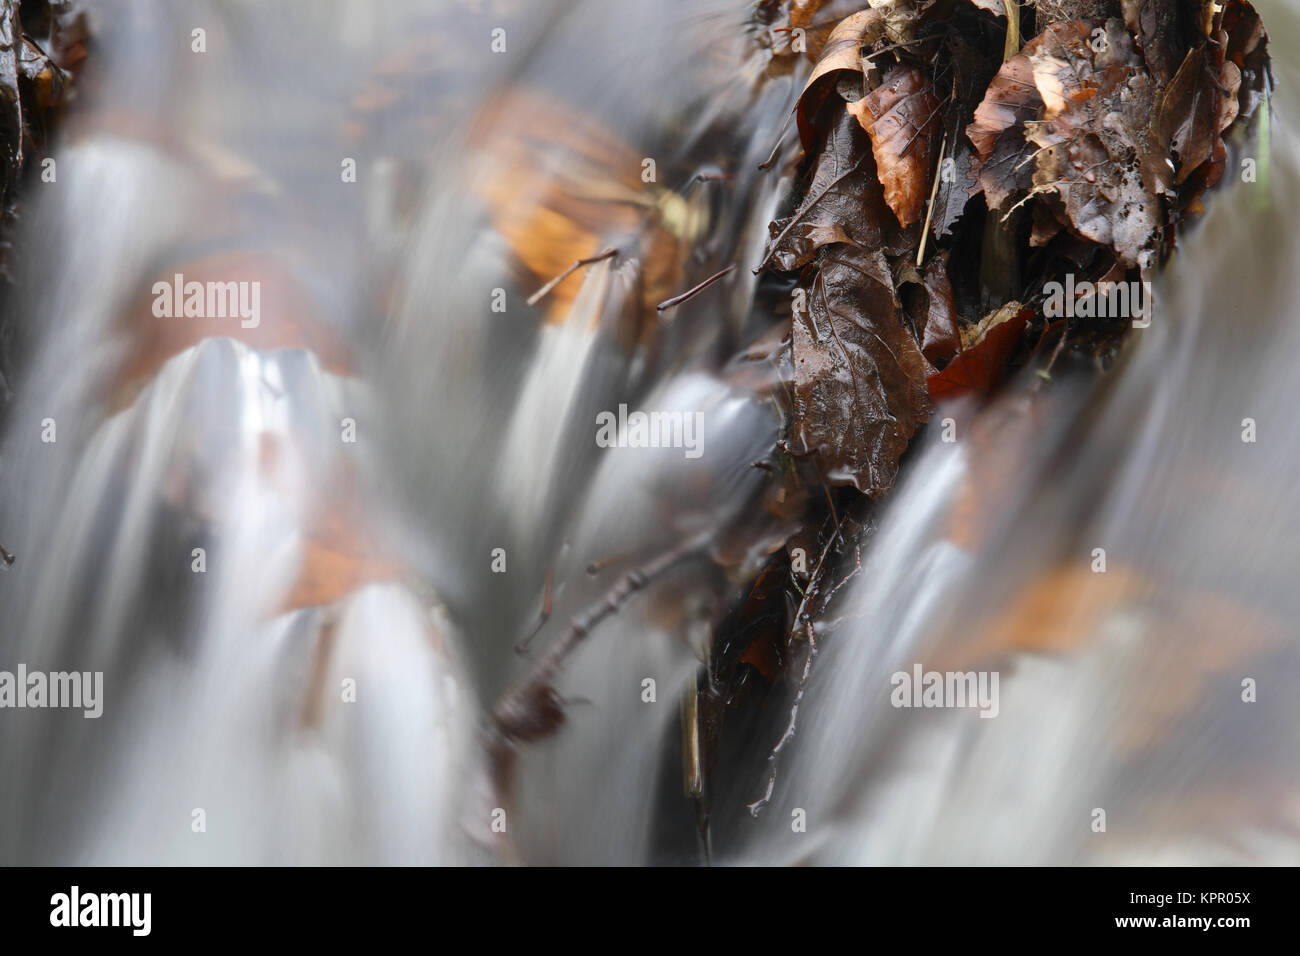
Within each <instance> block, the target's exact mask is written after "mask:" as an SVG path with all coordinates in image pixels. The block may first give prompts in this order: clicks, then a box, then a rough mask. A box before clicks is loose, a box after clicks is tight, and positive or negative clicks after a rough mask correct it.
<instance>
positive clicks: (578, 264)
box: [528, 248, 618, 305]
mask: <svg viewBox="0 0 1300 956" xmlns="http://www.w3.org/2000/svg"><path fill="white" fill-rule="evenodd" d="M616 255H618V250H617V249H612V248H611V249H606V250H605V251H604V252H599V253H597V254H596V255H594V256H590V257H589V258H586V259H574V260H573V265H571V266H569V268H567V269H565V270H564V271H563V272H561V273H560V274H559V275H558V276H556V277H555V278H554V279H552V280H551V281H550V282H548V283H546V285H544V286H542V287H541V288H540V289H538V290H537V291H536V292H534V293H533V294H532V295H530V296H529V297H528V304H529V305H536V304H537V303H538V302H540V301H541V300H542V297H543V296H545V295H546V293H548V292H550V291H551V290H552V289H554V288H555V287H556V286H557V285H559V284H560V283H561V282H563V281H564V280H565V279H567V278H569V276H571V275H573V274H574V273H575V272H577V271H578V270H579V269H581V268H582V267H583V266H590V265H594V264H595V263H597V262H603V261H604V260H605V259H612V258H614V256H616Z"/></svg>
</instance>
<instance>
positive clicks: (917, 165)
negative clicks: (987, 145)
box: [848, 65, 939, 228]
mask: <svg viewBox="0 0 1300 956" xmlns="http://www.w3.org/2000/svg"><path fill="white" fill-rule="evenodd" d="M848 111H849V112H850V113H851V114H853V116H855V117H856V118H857V120H858V122H859V123H861V124H862V128H863V129H864V130H866V131H867V135H868V136H870V137H871V151H872V154H873V155H874V156H875V160H876V169H877V173H878V175H879V177H880V182H881V185H883V186H884V189H885V202H886V203H888V204H889V208H890V209H892V210H893V211H894V215H895V216H896V217H897V218H898V222H899V225H901V226H902V227H903V228H907V227H908V226H910V225H911V224H912V223H913V222H915V221H916V220H917V219H918V218H920V216H921V212H922V210H923V209H924V208H925V200H926V198H927V197H928V196H929V194H930V176H931V174H932V171H933V168H934V162H935V153H936V151H937V149H938V146H939V123H938V122H937V120H938V115H939V98H938V97H937V96H935V95H934V89H933V87H931V86H930V83H929V81H928V80H927V79H926V78H925V73H924V72H923V71H922V70H920V69H919V68H917V67H914V66H908V65H900V66H896V67H895V68H894V69H892V70H890V72H889V73H888V74H887V75H886V76H885V78H884V80H883V81H882V82H881V84H880V86H878V87H877V88H876V89H874V90H872V91H871V93H869V94H868V95H867V96H864V97H863V98H862V99H860V100H858V101H857V102H856V103H850V104H849V106H848Z"/></svg>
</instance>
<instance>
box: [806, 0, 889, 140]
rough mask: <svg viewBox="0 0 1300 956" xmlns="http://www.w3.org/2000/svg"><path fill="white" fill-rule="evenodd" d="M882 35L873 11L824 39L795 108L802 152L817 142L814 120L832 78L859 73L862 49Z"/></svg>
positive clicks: (881, 22) (832, 85) (830, 88)
mask: <svg viewBox="0 0 1300 956" xmlns="http://www.w3.org/2000/svg"><path fill="white" fill-rule="evenodd" d="M884 31H885V22H884V19H883V18H882V17H881V16H880V14H878V13H877V12H876V11H875V10H861V11H859V12H858V13H855V14H853V15H852V16H849V17H845V18H844V19H843V20H841V21H840V23H839V24H838V25H837V26H836V27H835V29H834V30H832V31H831V35H830V36H829V37H827V39H826V45H825V46H823V47H822V54H821V59H819V60H818V61H817V65H816V66H815V67H814V68H813V71H812V75H811V76H809V77H808V82H807V83H805V84H804V87H803V92H802V93H800V94H799V102H798V104H797V105H796V106H795V118H796V120H797V121H798V124H799V141H800V142H801V143H802V144H803V148H804V152H809V151H810V150H811V149H812V147H813V145H814V143H815V141H816V139H817V131H816V129H815V128H814V125H813V120H814V117H816V115H817V112H818V110H819V109H820V108H821V106H822V104H823V103H825V102H826V98H827V96H828V95H829V94H830V93H831V92H832V91H833V90H834V88H835V78H836V77H837V76H838V75H839V74H840V73H841V72H843V71H845V70H849V71H855V72H858V73H861V72H862V47H864V46H869V45H871V44H873V43H875V42H876V41H877V40H879V39H880V37H881V36H882V35H883V34H884Z"/></svg>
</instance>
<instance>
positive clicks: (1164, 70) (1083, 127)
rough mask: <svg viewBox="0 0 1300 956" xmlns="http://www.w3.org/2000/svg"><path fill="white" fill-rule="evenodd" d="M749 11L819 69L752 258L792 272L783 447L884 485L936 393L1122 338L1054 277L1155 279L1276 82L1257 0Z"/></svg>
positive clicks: (821, 4) (808, 6) (803, 4)
mask: <svg viewBox="0 0 1300 956" xmlns="http://www.w3.org/2000/svg"><path fill="white" fill-rule="evenodd" d="M756 16H757V17H758V19H759V20H760V22H761V24H762V26H763V27H764V31H763V33H762V35H763V36H765V37H767V38H769V44H770V48H771V54H772V67H771V70H772V71H773V72H776V73H788V72H790V71H792V70H800V69H803V70H806V71H807V72H808V79H807V82H806V84H805V85H804V87H803V92H802V94H801V96H800V97H799V101H798V106H797V109H796V114H795V116H796V121H797V127H798V135H799V140H800V144H801V146H802V154H801V155H800V156H798V157H797V158H796V159H795V160H794V161H793V162H795V163H797V166H796V167H795V170H794V174H795V182H796V187H795V189H794V193H793V195H792V197H791V203H790V205H789V207H788V210H787V214H786V215H785V216H783V217H782V218H779V219H778V220H777V221H775V222H773V223H772V224H771V227H770V231H771V237H770V240H769V243H768V247H767V250H766V257H765V259H764V261H763V263H762V269H763V270H766V271H767V272H768V273H771V274H774V275H775V277H777V278H779V279H784V280H785V281H788V282H790V283H791V284H792V286H791V287H792V295H793V310H792V320H791V322H792V326H791V336H792V358H793V368H794V373H793V377H794V381H793V388H792V405H793V409H792V412H793V426H792V429H791V437H790V449H791V451H793V452H794V453H795V454H796V455H801V456H803V455H810V456H813V459H814V460H815V462H816V463H817V465H818V469H819V471H820V472H821V473H822V475H823V476H824V478H825V479H826V480H827V481H829V482H831V483H838V484H852V485H853V486H855V487H856V488H857V489H858V490H859V491H861V492H863V493H865V494H867V495H871V496H874V495H877V494H879V493H880V492H882V491H884V490H886V489H888V488H889V487H890V486H891V485H892V483H893V481H894V478H895V476H896V474H897V470H898V460H899V456H900V455H901V454H902V453H903V451H904V450H905V449H906V447H907V445H908V442H909V440H910V439H911V437H912V436H913V434H914V433H915V432H916V430H917V429H918V427H919V426H920V425H921V424H922V423H924V422H925V421H926V420H927V419H928V418H929V417H930V415H931V413H932V409H933V403H934V402H935V401H938V400H942V399H944V398H948V397H952V396H954V395H959V394H962V393H970V392H974V393H985V394H986V393H988V392H990V391H991V390H993V389H995V388H996V387H997V386H998V385H999V384H1000V383H1001V382H1002V381H1003V380H1004V379H1005V378H1006V376H1007V374H1008V370H1009V368H1012V367H1015V366H1016V365H1019V364H1023V362H1024V360H1025V359H1026V357H1027V356H1028V355H1029V354H1030V353H1031V352H1032V351H1033V350H1034V349H1035V348H1036V347H1040V346H1041V345H1042V344H1043V343H1044V342H1048V341H1050V342H1052V343H1054V345H1055V346H1056V347H1058V348H1059V347H1061V346H1066V347H1069V348H1072V349H1087V350H1091V352H1092V353H1093V354H1094V355H1095V356H1097V357H1098V358H1100V359H1103V360H1104V359H1105V358H1107V357H1108V356H1109V355H1111V354H1113V352H1114V350H1115V348H1116V347H1117V345H1118V342H1119V339H1120V337H1121V336H1122V335H1123V333H1124V331H1125V329H1127V328H1128V327H1129V322H1128V321H1127V320H1126V319H1124V318H1122V317H1121V318H1118V319H1117V318H1116V317H1114V316H1110V317H1108V318H1105V319H1092V318H1090V317H1089V318H1073V317H1072V318H1070V319H1068V320H1060V319H1058V320H1056V322H1053V321H1052V320H1051V319H1049V318H1048V317H1047V316H1045V315H1044V308H1043V304H1044V298H1045V294H1044V287H1045V286H1047V285H1048V283H1051V282H1053V281H1061V280H1062V279H1063V277H1065V276H1066V275H1067V274H1068V275H1071V276H1073V278H1074V280H1075V281H1076V282H1077V284H1078V285H1079V286H1081V287H1083V288H1087V287H1086V286H1083V283H1085V282H1088V283H1093V284H1095V283H1097V282H1126V281H1140V280H1143V279H1147V280H1149V279H1150V278H1151V276H1152V273H1153V270H1155V269H1157V268H1158V267H1159V266H1160V265H1161V263H1162V262H1163V261H1164V260H1165V258H1166V257H1167V256H1168V254H1169V252H1170V250H1171V248H1172V247H1173V244H1174V242H1175V239H1176V237H1177V235H1178V231H1179V230H1180V228H1182V226H1183V224H1184V223H1185V222H1186V221H1187V220H1188V218H1189V217H1190V216H1193V215H1195V214H1197V213H1199V212H1200V211H1201V204H1200V197H1201V195H1202V194H1203V193H1204V191H1205V190H1206V189H1207V188H1209V187H1211V186H1213V185H1214V184H1215V183H1217V182H1218V181H1219V180H1220V179H1222V178H1223V176H1224V174H1225V171H1226V169H1227V163H1228V150H1227V147H1226V145H1225V136H1230V135H1231V134H1232V133H1233V132H1234V129H1235V128H1243V129H1244V128H1245V124H1246V123H1247V121H1248V120H1249V119H1250V118H1251V117H1252V115H1253V114H1254V113H1255V112H1256V110H1257V109H1258V108H1259V106H1260V104H1261V103H1262V102H1263V101H1264V98H1265V96H1266V93H1267V86H1268V82H1269V80H1268V65H1267V64H1268V56H1267V51H1266V48H1267V37H1266V34H1265V32H1264V29H1263V26H1262V24H1261V22H1260V19H1259V17H1258V15H1257V14H1256V13H1255V10H1254V9H1253V8H1252V7H1251V5H1250V4H1249V3H1247V2H1245V0H1226V2H1223V3H1217V4H1216V3H1212V2H1205V3H1202V2H1193V0H1055V2H1049V0H1039V2H1038V3H1028V2H1014V0H1013V2H1004V0H856V2H853V3H842V2H838V0H789V2H787V3H772V2H768V3H762V4H760V5H759V7H758V9H757V13H756ZM1022 40H1023V43H1022ZM1071 287H1073V286H1071ZM1073 311H1074V310H1068V311H1067V314H1070V313H1072V312H1073ZM1078 311H1079V312H1080V313H1083V314H1084V315H1087V313H1088V312H1089V311H1090V310H1088V309H1086V308H1081V309H1079V310H1078Z"/></svg>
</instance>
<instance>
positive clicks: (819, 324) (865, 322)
mask: <svg viewBox="0 0 1300 956" xmlns="http://www.w3.org/2000/svg"><path fill="white" fill-rule="evenodd" d="M817 261H818V272H817V275H816V277H815V278H814V279H813V282H812V286H811V288H810V290H809V296H808V310H807V311H806V312H802V313H798V314H796V315H795V318H794V343H793V355H794V374H795V381H794V410H795V422H794V428H793V433H792V436H791V442H790V446H791V450H792V451H794V452H795V453H796V454H816V455H817V457H818V460H819V463H820V464H821V466H822V468H823V469H824V471H825V474H826V478H827V480H829V481H832V482H836V483H841V484H852V485H853V486H854V487H856V488H857V489H858V490H859V491H861V492H863V493H865V494H868V495H877V494H879V493H881V492H882V491H885V490H886V489H888V488H889V487H890V486H892V485H893V483H894V478H895V476H896V475H897V474H898V458H899V456H900V455H902V453H903V451H904V450H905V449H906V448H907V443H908V441H909V440H910V439H911V437H912V434H913V433H914V432H915V431H916V429H917V427H918V426H919V425H920V424H921V423H922V422H924V421H926V420H927V419H928V418H929V416H930V410H931V406H930V400H929V396H928V395H927V394H926V389H925V378H926V373H927V372H928V371H929V366H928V365H927V363H926V361H925V357H924V356H923V355H922V354H921V350H920V349H919V348H918V347H917V344H916V340H915V339H914V338H913V337H912V333H911V332H910V331H909V330H908V329H907V327H906V326H905V325H904V323H903V321H902V316H901V314H900V309H899V304H898V299H897V297H896V296H895V295H894V285H893V279H892V278H891V276H890V272H889V265H888V263H887V262H886V261H885V257H884V256H883V255H882V254H881V253H880V251H879V250H870V251H868V250H866V249H862V248H859V247H858V246H853V245H848V244H843V243H841V244H838V245H834V246H826V247H825V248H823V249H822V250H821V251H820V252H819V253H818V257H817Z"/></svg>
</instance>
